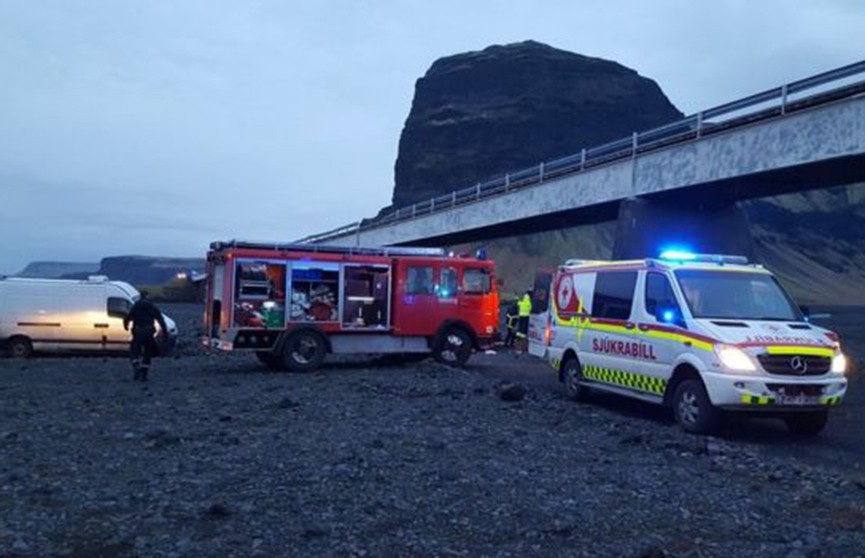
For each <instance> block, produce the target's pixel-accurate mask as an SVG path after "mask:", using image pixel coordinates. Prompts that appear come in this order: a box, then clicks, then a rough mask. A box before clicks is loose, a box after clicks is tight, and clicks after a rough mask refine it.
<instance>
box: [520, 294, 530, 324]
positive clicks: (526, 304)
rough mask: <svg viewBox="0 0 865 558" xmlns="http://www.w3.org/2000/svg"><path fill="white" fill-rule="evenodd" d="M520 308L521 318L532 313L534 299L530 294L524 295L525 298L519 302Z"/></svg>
mask: <svg viewBox="0 0 865 558" xmlns="http://www.w3.org/2000/svg"><path fill="white" fill-rule="evenodd" d="M517 304H518V306H519V309H520V318H528V317H529V314H531V313H532V299H531V298H529V295H527V294H526V295H523V298H521V299H520V301H519V302H518V303H517Z"/></svg>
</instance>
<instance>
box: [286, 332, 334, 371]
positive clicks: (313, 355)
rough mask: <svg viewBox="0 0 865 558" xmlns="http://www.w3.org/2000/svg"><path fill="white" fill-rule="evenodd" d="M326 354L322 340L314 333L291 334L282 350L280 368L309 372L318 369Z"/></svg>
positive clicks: (319, 335) (325, 347)
mask: <svg viewBox="0 0 865 558" xmlns="http://www.w3.org/2000/svg"><path fill="white" fill-rule="evenodd" d="M326 352H327V346H326V345H325V342H324V338H323V337H322V336H321V334H319V333H317V332H315V331H309V330H306V331H298V332H297V333H293V334H291V336H289V338H288V339H287V340H286V342H285V345H284V346H283V348H282V366H283V368H285V369H286V370H291V371H292V372H309V371H310V370H315V369H316V368H318V367H319V366H320V365H321V363H322V361H323V360H324V355H325V353H326Z"/></svg>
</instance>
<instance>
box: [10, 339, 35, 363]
mask: <svg viewBox="0 0 865 558" xmlns="http://www.w3.org/2000/svg"><path fill="white" fill-rule="evenodd" d="M8 350H9V356H11V357H12V358H30V357H31V356H33V345H31V344H30V340H29V339H27V338H26V337H13V338H12V339H10V340H9V345H8Z"/></svg>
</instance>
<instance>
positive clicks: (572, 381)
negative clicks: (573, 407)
mask: <svg viewBox="0 0 865 558" xmlns="http://www.w3.org/2000/svg"><path fill="white" fill-rule="evenodd" d="M562 382H564V384H565V395H567V396H568V399H572V400H573V401H585V399H586V397H588V395H589V388H587V387H586V385H585V384H584V383H583V370H582V367H581V366H580V361H579V360H577V357H575V356H569V357H568V358H567V359H565V362H564V363H563V364H562Z"/></svg>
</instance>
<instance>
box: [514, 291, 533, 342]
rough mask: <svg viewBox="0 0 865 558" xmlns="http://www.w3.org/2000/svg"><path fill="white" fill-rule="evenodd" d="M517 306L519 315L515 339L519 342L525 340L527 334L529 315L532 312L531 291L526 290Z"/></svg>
mask: <svg viewBox="0 0 865 558" xmlns="http://www.w3.org/2000/svg"><path fill="white" fill-rule="evenodd" d="M517 307H518V311H519V315H520V321H519V326H518V327H517V339H519V340H520V341H521V342H525V341H527V338H528V334H529V315H530V314H531V313H532V291H531V289H529V290H527V291H526V294H524V295H523V296H522V298H521V299H520V300H519V302H517Z"/></svg>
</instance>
